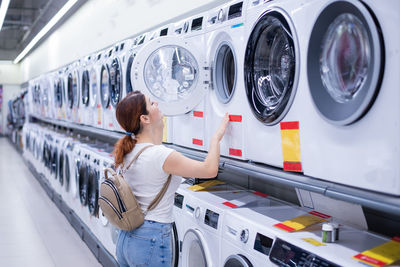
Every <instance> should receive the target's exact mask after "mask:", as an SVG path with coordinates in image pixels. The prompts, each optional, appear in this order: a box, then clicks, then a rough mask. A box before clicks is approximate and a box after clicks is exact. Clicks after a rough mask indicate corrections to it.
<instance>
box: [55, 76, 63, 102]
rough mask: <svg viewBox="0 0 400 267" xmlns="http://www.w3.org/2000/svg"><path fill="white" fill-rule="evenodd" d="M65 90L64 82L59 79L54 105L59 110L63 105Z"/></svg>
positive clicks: (56, 84)
mask: <svg viewBox="0 0 400 267" xmlns="http://www.w3.org/2000/svg"><path fill="white" fill-rule="evenodd" d="M62 91H63V88H62V81H61V79H58V81H57V82H56V83H55V84H54V105H55V107H57V108H60V107H61V106H62V103H63V92H62Z"/></svg>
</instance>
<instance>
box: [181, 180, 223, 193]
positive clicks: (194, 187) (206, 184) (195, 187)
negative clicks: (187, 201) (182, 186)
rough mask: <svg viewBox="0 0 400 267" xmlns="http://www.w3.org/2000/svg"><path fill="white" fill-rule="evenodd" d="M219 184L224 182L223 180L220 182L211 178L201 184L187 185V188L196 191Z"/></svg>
mask: <svg viewBox="0 0 400 267" xmlns="http://www.w3.org/2000/svg"><path fill="white" fill-rule="evenodd" d="M220 184H225V182H222V181H219V180H211V181H206V182H203V183H201V184H196V185H192V186H189V187H188V189H189V190H192V191H193V192H197V191H201V190H205V189H207V188H210V187H212V186H215V185H220Z"/></svg>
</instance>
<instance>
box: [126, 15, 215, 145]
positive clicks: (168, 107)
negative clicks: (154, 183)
mask: <svg viewBox="0 0 400 267" xmlns="http://www.w3.org/2000/svg"><path fill="white" fill-rule="evenodd" d="M203 20H204V14H202V15H198V16H196V17H194V18H190V19H187V20H184V21H183V22H180V23H179V24H178V25H177V26H176V27H175V31H178V32H180V35H172V36H171V35H168V36H164V37H162V38H157V39H154V40H152V41H149V42H147V43H146V44H145V45H144V46H143V48H141V49H140V51H139V53H138V54H137V56H136V58H135V60H134V65H133V67H132V69H133V71H132V72H131V75H132V77H131V81H132V82H133V85H134V87H135V88H140V89H141V90H142V91H143V93H145V94H146V95H148V96H149V97H150V98H152V99H153V100H155V101H157V102H158V106H159V108H160V110H161V111H162V112H163V113H164V115H166V116H175V115H182V114H185V113H189V112H191V113H190V114H188V115H185V118H186V119H185V122H184V123H183V122H182V123H179V125H180V127H179V126H178V125H175V118H174V122H173V123H172V124H173V129H174V130H173V133H174V134H173V139H174V140H175V141H174V143H176V144H178V145H185V146H189V147H193V148H194V147H195V148H198V149H204V148H205V144H204V143H205V142H204V108H203V109H202V110H199V111H196V112H194V113H193V112H192V111H193V109H195V107H196V106H198V105H199V103H200V102H202V103H203V104H204V96H205V94H206V92H207V88H208V85H207V84H206V81H208V77H207V70H206V69H205V68H206V65H205V57H204V52H203V50H204V49H203V45H204V34H203V32H204V21H203ZM189 25H190V26H189ZM203 104H202V105H203ZM194 121H195V122H196V123H194ZM175 137H176V138H175Z"/></svg>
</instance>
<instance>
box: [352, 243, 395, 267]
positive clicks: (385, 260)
mask: <svg viewBox="0 0 400 267" xmlns="http://www.w3.org/2000/svg"><path fill="white" fill-rule="evenodd" d="M396 240H399V241H396ZM353 258H354V259H356V260H358V261H361V262H365V263H368V264H369V265H371V266H385V265H389V264H392V263H394V262H396V261H399V260H400V238H399V237H395V238H393V240H390V241H388V242H386V243H383V244H382V245H379V246H377V247H374V248H372V249H370V250H366V251H364V252H361V253H360V254H357V255H355V256H353Z"/></svg>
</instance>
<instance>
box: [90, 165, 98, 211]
mask: <svg viewBox="0 0 400 267" xmlns="http://www.w3.org/2000/svg"><path fill="white" fill-rule="evenodd" d="M88 174H89V175H88V179H89V185H88V208H89V212H90V215H93V216H97V214H98V210H99V206H98V202H97V200H98V198H99V173H98V172H97V171H96V170H95V169H94V168H92V167H90V168H89V171H88Z"/></svg>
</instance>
